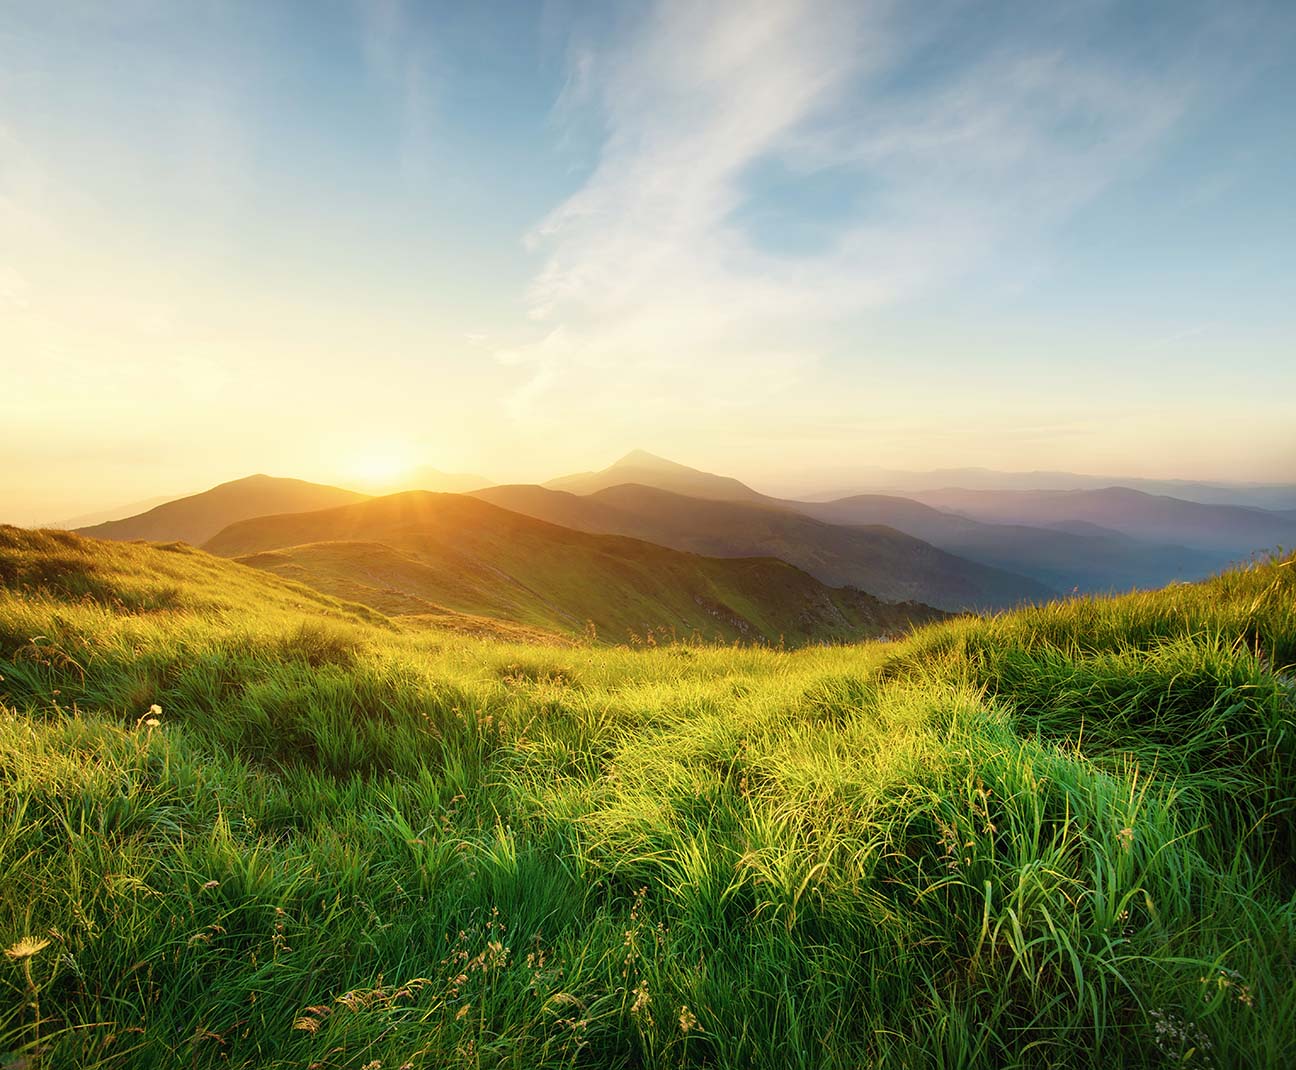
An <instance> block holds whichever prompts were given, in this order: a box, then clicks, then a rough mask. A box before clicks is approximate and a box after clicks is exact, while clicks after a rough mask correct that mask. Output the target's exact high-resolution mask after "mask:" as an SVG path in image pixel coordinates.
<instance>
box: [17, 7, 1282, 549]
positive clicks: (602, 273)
mask: <svg viewBox="0 0 1296 1070" xmlns="http://www.w3.org/2000/svg"><path fill="white" fill-rule="evenodd" d="M1293 55H1296V10H1293V9H1291V8H1290V7H1287V6H1285V5H1282V4H1280V3H1276V2H1275V3H1265V2H1257V3H1247V4H1237V5H1230V6H1229V7H1228V8H1227V9H1226V10H1225V9H1222V8H1220V7H1219V6H1218V5H1213V4H1210V3H1204V2H1201V3H1189V4H1155V5H1151V6H1144V7H1140V8H1139V10H1138V11H1132V10H1130V9H1128V8H1122V7H1121V6H1119V5H1113V4H1102V3H1100V4H1096V5H1085V6H1083V7H1082V8H1078V9H1074V10H1069V11H1066V12H1060V11H1055V10H1046V9H1038V8H1036V7H1032V6H1031V5H1025V4H1004V5H1000V6H997V7H996V8H995V9H994V10H993V11H991V12H982V13H973V12H970V11H969V10H968V9H967V8H965V7H964V6H963V5H960V4H954V3H950V4H940V5H938V6H937V7H935V8H931V9H925V10H924V11H923V12H922V13H921V14H919V13H915V12H913V11H911V10H907V9H904V8H903V7H900V6H896V5H889V4H878V5H870V6H868V7H864V6H862V5H855V4H848V3H837V2H818V0H779V2H771V3H768V4H764V5H761V6H760V7H759V9H755V8H748V7H739V6H730V5H717V6H714V7H708V8H706V9H705V10H695V9H692V8H690V7H689V6H688V5H684V4H679V3H660V4H643V5H612V6H607V7H599V8H597V9H583V8H580V7H579V6H577V5H572V4H567V3H562V2H554V3H550V4H546V5H525V4H496V5H489V6H482V7H474V8H473V9H471V10H462V9H459V8H457V7H455V6H453V5H439V4H438V5H426V6H417V5H407V4H403V3H400V2H392V3H383V4H364V3H355V4H339V5H329V6H326V7H314V6H310V7H308V6H304V5H294V4H288V5H275V6H273V7H271V6H267V5H256V4H250V3H237V2H218V3H213V4H209V5H205V6H203V7H202V8H201V9H190V10H177V9H174V8H171V7H169V6H167V5H159V4H156V3H153V2H151V0H134V2H130V3H127V4H123V5H113V6H112V7H111V8H110V9H98V8H96V7H95V6H94V5H67V6H64V5H42V4H37V3H27V2H23V3H16V4H13V5H9V6H7V7H6V8H5V9H4V10H3V11H0V72H3V73H0V375H3V381H4V382H5V389H4V391H3V397H2V400H0V419H2V420H3V427H4V431H3V433H2V437H3V445H4V449H5V453H6V459H7V461H8V463H7V464H6V466H5V475H4V476H3V477H0V503H3V505H4V513H5V515H3V516H0V520H3V521H8V522H17V523H25V524H34V523H52V522H57V521H60V520H61V519H64V518H72V517H75V516H79V515H83V514H88V513H92V512H95V511H99V510H106V509H115V508H118V507H120V506H123V505H126V504H128V503H131V502H136V501H143V500H147V499H150V498H154V497H157V496H160V495H166V494H175V495H176V496H181V495H186V494H192V493H195V492H197V491H200V490H203V489H206V488H208V487H211V486H214V485H216V484H219V483H222V482H227V481H230V480H233V479H238V478H241V477H243V476H245V475H247V474H248V473H250V472H257V471H263V472H275V473H277V474H281V475H284V476H290V477H294V478H300V479H305V480H310V481H314V482H321V483H327V484H334V485H340V486H356V487H357V489H363V486H364V484H365V483H366V482H369V483H373V482H375V481H381V480H383V479H387V478H394V477H396V476H399V475H400V474H401V473H402V472H404V471H408V470H411V469H414V468H417V467H421V466H431V467H435V468H437V469H440V470H442V471H445V472H452V473H454V472H467V473H474V474H480V475H481V476H483V477H485V478H486V479H488V480H490V481H492V482H495V481H498V482H502V483H514V482H518V483H531V482H543V481H545V480H548V479H551V478H555V477H557V476H560V475H563V474H565V473H569V472H575V471H587V470H597V469H601V468H603V467H606V466H607V465H608V464H610V463H612V462H613V461H615V459H616V458H617V457H619V456H620V455H621V454H623V453H625V452H626V450H627V449H630V448H632V447H638V446H640V445H642V447H643V448H645V449H647V450H648V451H650V452H652V453H654V454H658V455H660V456H664V457H668V458H672V459H675V460H677V461H680V462H682V463H685V464H688V465H689V466H690V467H696V468H699V469H701V470H704V471H711V472H718V473H722V474H724V475H730V476H733V477H735V478H738V479H740V480H742V481H743V482H746V483H748V484H749V485H752V486H754V487H756V488H757V489H759V490H762V491H765V492H767V493H785V492H788V491H789V490H792V489H795V488H801V490H802V491H803V492H804V493H814V492H817V491H818V490H828V489H830V488H831V487H832V486H833V485H835V484H841V485H842V486H843V487H844V488H845V487H848V486H849V485H850V484H851V482H852V479H853V478H857V477H858V476H859V474H860V473H864V472H866V471H867V470H869V469H871V468H882V469H891V470H899V471H905V472H930V471H933V470H941V469H969V468H983V469H988V470H991V471H994V472H1001V473H1002V472H1041V473H1084V474H1089V473H1092V474H1093V475H1094V476H1095V477H1098V478H1111V479H1113V480H1114V481H1119V480H1137V479H1154V480H1185V481H1190V482H1208V483H1229V484H1234V483H1259V484H1285V483H1296V428H1294V427H1293V423H1292V420H1291V418H1290V408H1291V405H1290V398H1291V397H1293V396H1296V361H1293V360H1292V359H1291V355H1290V354H1291V337H1292V332H1293V328H1296V311H1293V309H1292V308H1291V307H1290V300H1289V297H1290V293H1291V292H1292V290H1293V284H1296V263H1294V261H1293V257H1292V255H1291V249H1292V248H1293V247H1296V218H1294V217H1293V216H1292V213H1290V211H1288V210H1287V200H1288V197H1289V194H1288V191H1289V189H1290V187H1291V184H1292V182H1293V181H1294V180H1296V144H1293V141H1292V139H1291V138H1290V137H1289V136H1288V135H1287V128H1288V125H1289V117H1288V115H1289V108H1290V102H1291V100H1292V99H1293V98H1294V97H1296V64H1293V63H1291V59H1292V57H1293ZM853 473H854V476H853V475H852V474H853Z"/></svg>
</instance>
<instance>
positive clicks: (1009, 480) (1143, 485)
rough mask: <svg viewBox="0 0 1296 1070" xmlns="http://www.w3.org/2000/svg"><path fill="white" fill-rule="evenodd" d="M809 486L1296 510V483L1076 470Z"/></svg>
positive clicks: (864, 477)
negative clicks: (1067, 494) (1137, 498)
mask: <svg viewBox="0 0 1296 1070" xmlns="http://www.w3.org/2000/svg"><path fill="white" fill-rule="evenodd" d="M826 483H827V481H826V480H825V481H822V482H821V483H820V484H819V485H818V486H815V485H813V484H810V483H807V486H806V487H805V490H804V492H803V493H800V494H799V495H798V496H799V497H805V498H810V499H813V500H815V501H831V500H835V499H840V498H847V497H854V496H855V495H857V494H862V493H869V494H893V495H902V496H904V497H913V496H915V495H916V494H917V493H919V492H921V491H938V490H947V489H950V488H958V489H960V490H992V491H999V490H1016V491H1033V490H1103V489H1104V488H1107V487H1128V488H1129V489H1131V490H1141V491H1143V492H1144V493H1145V494H1154V495H1163V496H1165V497H1170V498H1178V499H1180V500H1181V501H1189V502H1199V503H1201V504H1203V505H1241V506H1247V507H1250V508H1255V509H1278V510H1293V511H1296V483H1232V482H1221V483H1212V482H1208V481H1203V480H1194V479H1145V478H1140V477H1137V476H1130V477H1116V476H1090V475H1083V474H1080V473H1077V472H1056V471H1052V472H1051V471H1035V472H1001V471H996V470H994V469H990V468H937V469H933V470H931V471H926V472H923V471H906V470H902V469H894V468H877V467H863V468H860V469H858V470H857V472H856V473H855V474H854V475H853V476H850V477H838V478H836V479H834V480H833V481H832V483H831V484H829V485H827V486H825V484H826Z"/></svg>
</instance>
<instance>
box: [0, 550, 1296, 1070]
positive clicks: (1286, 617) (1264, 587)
mask: <svg viewBox="0 0 1296 1070" xmlns="http://www.w3.org/2000/svg"><path fill="white" fill-rule="evenodd" d="M1294 560H1296V559H1291V558H1289V559H1286V560H1281V561H1270V562H1266V563H1258V564H1255V565H1253V566H1251V567H1249V568H1247V569H1243V570H1239V571H1236V572H1232V573H1229V574H1226V575H1224V576H1222V577H1220V578H1217V579H1214V580H1211V581H1209V582H1207V583H1204V584H1201V585H1193V586H1186V585H1184V586H1176V587H1173V588H1170V589H1167V590H1165V591H1162V592H1157V593H1152V594H1139V595H1131V596H1127V597H1124V598H1118V599H1110V600H1080V601H1074V602H1069V603H1066V604H1060V605H1053V606H1048V607H1044V608H1040V609H1034V610H1028V611H1024V612H1019V613H1013V614H1004V615H1000V616H997V617H993V618H988V619H973V620H959V621H952V622H947V623H944V624H940V625H934V626H931V627H929V628H926V629H924V630H922V631H921V632H919V633H918V634H916V635H915V636H914V637H912V638H911V639H909V640H907V641H905V642H901V643H896V644H880V643H874V644H866V645H861V646H855V647H831V648H807V649H804V650H799V651H780V650H773V649H763V648H751V647H734V646H724V647H718V646H692V645H672V646H659V647H656V648H636V649H631V648H628V647H608V646H601V647H600V646H591V645H582V644H570V643H569V644H567V645H545V644H544V643H534V642H533V643H517V642H510V641H508V637H507V635H506V636H504V637H499V638H490V637H487V638H481V637H478V636H474V635H468V634H463V633H461V632H455V631H450V630H446V629H441V628H437V627H434V626H418V627H415V626H413V625H411V624H408V623H406V624H395V623H393V622H391V621H389V620H387V619H386V618H384V617H381V616H380V615H378V614H377V613H375V612H374V611H372V610H368V609H364V608H362V607H358V606H354V605H349V604H347V603H343V602H338V601H334V600H332V599H329V598H327V597H325V596H323V595H320V594H317V593H315V592H312V591H310V590H308V589H306V588H303V587H300V586H297V585H295V584H292V583H289V582H287V581H284V580H280V579H278V578H276V577H274V576H270V575H265V574H262V573H258V572H256V571H254V570H252V569H249V568H246V567H244V566H240V565H238V564H235V563H233V562H229V561H222V560H219V559H216V558H212V557H210V556H208V555H206V554H203V553H200V552H198V551H194V550H190V549H188V548H172V549H166V548H153V547H146V546H135V545H123V544H108V543H93V542H84V541H81V540H77V539H75V538H74V537H71V536H55V535H50V534H37V533H27V532H17V531H16V530H15V529H3V530H0V585H2V586H0V675H3V677H4V679H3V681H0V695H2V696H3V700H2V702H0V704H2V705H3V706H4V708H5V709H4V712H3V713H2V714H0V947H3V948H7V949H9V952H10V953H9V954H8V955H7V956H5V957H3V958H0V985H4V986H5V987H4V988H3V989H0V991H3V992H4V993H5V995H4V996H3V997H0V1062H2V1061H3V1058H4V1056H5V1055H6V1054H7V1056H8V1059H9V1062H10V1064H11V1065H25V1066H28V1067H51V1068H59V1067H70V1066H76V1067H174V1066H178V1065H184V1066H194V1067H209V1066H210V1067H216V1066H222V1067H224V1066H248V1067H250V1066H257V1067H262V1066H266V1067H285V1068H286V1067H300V1068H306V1067H320V1068H324V1067H330V1068H331V1067H354V1068H357V1070H359V1068H364V1067H369V1068H371V1070H377V1068H379V1067H382V1068H387V1070H392V1068H397V1067H406V1066H408V1067H442V1066H463V1067H518V1068H522V1067H528V1068H529V1067H692V1066H715V1067H764V1066H769V1067H776V1066H777V1067H789V1066H791V1067H807V1068H808V1067H842V1068H846V1067H860V1066H897V1067H901V1066H1074V1067H1089V1066H1107V1065H1126V1066H1202V1067H1207V1066H1213V1067H1232V1066H1285V1065H1291V1064H1292V1061H1293V1058H1294V1057H1296V966H1294V965H1293V964H1294V963H1296V872H1294V871H1293V867H1292V844H1293V831H1294V828H1296V814H1294V812H1293V804H1294V803H1296V777H1294V776H1293V761H1294V760H1296V759H1294V757H1293V730H1294V729H1296V682H1294V681H1293V679H1292V675H1291V674H1292V671H1293V663H1296V564H1293V561H1294ZM153 704H157V705H158V706H160V707H161V712H160V714H157V715H156V717H155V718H153V717H151V716H150V708H151V706H152V705H153ZM150 719H156V720H157V721H158V723H157V724H156V725H150V724H149V723H148V721H149V720H150ZM42 941H48V944H47V945H45V946H42V947H37V945H39V944H40V943H41V942H42ZM33 948H36V950H34V951H33V950H32V949H33ZM22 1059H25V1060H26V1062H25V1063H22V1062H20V1060H22Z"/></svg>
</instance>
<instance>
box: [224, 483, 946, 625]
mask: <svg viewBox="0 0 1296 1070" xmlns="http://www.w3.org/2000/svg"><path fill="white" fill-rule="evenodd" d="M208 548H209V549H211V550H213V551H214V552H217V553H221V554H224V555H227V556H238V557H240V559H241V560H243V561H245V562H246V563H248V564H251V565H255V566H256V567H258V568H264V569H267V570H268V571H272V572H276V573H278V574H280V575H283V576H287V577H290V578H292V579H299V580H302V581H303V582H308V583H310V584H312V585H313V586H315V587H318V588H320V589H321V590H324V591H327V592H328V593H330V594H334V595H337V596H339V597H344V598H348V599H354V600H356V601H360V602H364V603H366V604H368V605H373V606H375V607H377V608H379V609H381V610H383V611H384V612H387V613H427V612H431V613H437V612H444V611H445V610H447V609H449V610H453V611H455V612H460V613H468V614H473V615H478V616H488V617H498V618H501V619H504V620H510V621H514V622H517V623H519V624H523V625H527V626H530V627H536V628H545V629H550V630H557V631H563V632H567V633H575V634H581V633H582V632H583V631H584V630H585V628H586V624H587V622H592V623H593V624H594V626H595V628H596V630H597V632H598V634H599V635H602V636H606V637H609V638H611V639H612V640H613V641H618V640H623V639H625V638H626V637H627V636H628V635H629V634H630V633H634V634H636V635H646V634H647V633H648V632H649V631H651V630H657V631H663V630H664V631H665V632H666V633H667V634H670V633H672V632H673V633H675V634H679V635H691V634H692V633H693V632H695V631H696V632H697V633H699V634H700V635H702V636H705V637H706V638H708V639H712V638H716V639H722V640H732V639H744V640H764V641H766V642H770V643H777V642H778V641H779V639H780V637H783V638H784V639H785V640H786V641H787V642H789V643H794V644H799V643H803V642H806V641H834V640H842V639H852V638H854V639H858V638H862V637H867V636H875V635H879V634H883V633H886V632H896V631H903V630H904V629H905V628H906V626H907V624H908V622H909V620H910V619H911V617H912V618H915V619H917V620H930V619H932V617H933V616H936V615H937V614H934V613H932V611H930V610H927V609H926V607H913V606H909V607H900V606H890V605H886V604H884V603H880V602H878V601H877V600H876V599H874V598H872V597H870V596H868V595H864V594H861V593H859V592H853V591H845V590H834V589H832V588H829V587H826V586H824V585H823V584H821V583H819V582H818V581H817V580H815V579H814V578H813V577H811V576H809V575H807V574H806V573H804V572H801V571H800V570H798V569H796V568H793V567H792V566H791V565H788V564H786V563H784V562H782V561H774V560H767V559H742V560H734V559H727V560H719V559H715V558H707V557H699V556H697V555H695V554H689V553H680V552H679V551H676V550H670V549H666V548H664V547H661V546H656V545H652V544H650V543H646V542H641V541H639V540H636V539H627V538H619V537H613V536H606V535H590V534H586V533H583V532H576V531H571V530H568V529H566V528H562V527H557V526H555V525H553V524H547V523H543V522H540V521H537V520H534V519H532V518H530V517H525V516H521V515H519V514H517V513H512V512H509V511H508V510H505V509H499V508H497V507H495V506H493V505H490V504H488V503H486V502H481V501H477V500H476V499H475V498H471V497H463V496H461V495H451V494H428V493H423V492H412V493H408V494H398V495H391V496H389V497H385V498H376V499H373V500H371V501H367V502H362V503H359V504H357V505H351V506H345V507H343V508H340V509H331V510H326V511H323V512H317V513H308V514H299V515H290V516H278V517H264V518H260V519H257V520H248V521H244V522H243V523H240V524H235V525H232V526H231V527H230V528H228V529H226V530H225V531H223V532H221V533H220V534H219V535H218V536H216V537H215V538H214V539H212V540H211V541H210V542H209V543H208Z"/></svg>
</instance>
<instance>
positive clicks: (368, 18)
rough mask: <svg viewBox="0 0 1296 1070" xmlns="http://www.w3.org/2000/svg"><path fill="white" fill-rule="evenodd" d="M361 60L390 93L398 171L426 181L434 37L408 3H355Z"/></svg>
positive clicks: (433, 113) (433, 110)
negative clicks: (397, 127) (396, 117)
mask: <svg viewBox="0 0 1296 1070" xmlns="http://www.w3.org/2000/svg"><path fill="white" fill-rule="evenodd" d="M354 9H355V12H356V14H357V17H358V18H359V20H360V27H361V45H362V49H363V52H364V58H365V62H366V63H367V64H368V66H369V69H370V71H372V72H373V73H374V74H375V75H376V76H377V77H378V78H379V79H380V80H381V81H382V82H383V84H385V85H386V87H387V89H388V90H389V91H390V92H391V93H392V94H393V95H394V99H395V101H396V106H397V107H398V109H399V111H400V119H401V167H402V169H403V170H404V172H405V176H406V177H407V178H408V179H411V180H425V179H426V178H427V177H428V174H429V171H430V169H431V166H432V161H433V159H434V149H433V145H434V137H435V130H436V121H437V79H436V72H437V63H436V57H435V54H434V45H435V38H434V36H433V35H431V34H429V33H428V32H426V27H423V26H420V24H419V19H418V9H417V6H416V5H412V4H410V3H409V2H408V0H356V2H355V4H354Z"/></svg>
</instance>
